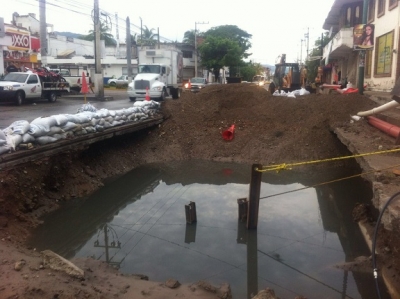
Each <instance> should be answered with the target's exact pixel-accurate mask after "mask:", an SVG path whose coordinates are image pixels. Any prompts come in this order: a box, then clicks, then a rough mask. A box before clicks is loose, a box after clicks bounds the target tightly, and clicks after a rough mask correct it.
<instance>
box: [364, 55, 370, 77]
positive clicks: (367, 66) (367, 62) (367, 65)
mask: <svg viewBox="0 0 400 299" xmlns="http://www.w3.org/2000/svg"><path fill="white" fill-rule="evenodd" d="M364 71H365V77H366V78H371V74H372V51H365V69H364Z"/></svg>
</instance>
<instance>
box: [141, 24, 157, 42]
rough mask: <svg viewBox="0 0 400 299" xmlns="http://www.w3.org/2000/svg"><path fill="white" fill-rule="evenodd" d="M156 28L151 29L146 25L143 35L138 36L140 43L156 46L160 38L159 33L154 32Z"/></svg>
mask: <svg viewBox="0 0 400 299" xmlns="http://www.w3.org/2000/svg"><path fill="white" fill-rule="evenodd" d="M154 30H155V29H154V28H151V29H149V28H148V27H147V26H144V28H143V30H142V34H141V36H140V37H138V41H137V42H138V44H139V45H148V46H154V45H155V44H156V43H157V40H158V34H157V33H154V32H153V31H154Z"/></svg>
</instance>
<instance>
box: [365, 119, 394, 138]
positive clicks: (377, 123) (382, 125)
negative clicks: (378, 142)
mask: <svg viewBox="0 0 400 299" xmlns="http://www.w3.org/2000/svg"><path fill="white" fill-rule="evenodd" d="M367 119H368V123H369V124H371V125H372V126H374V127H375V128H378V129H379V130H381V131H383V132H385V133H386V134H388V135H390V136H392V137H394V138H398V137H399V134H400V128H399V127H397V126H395V125H392V124H389V123H387V122H385V121H383V120H381V119H379V118H376V117H373V116H368V117H367Z"/></svg>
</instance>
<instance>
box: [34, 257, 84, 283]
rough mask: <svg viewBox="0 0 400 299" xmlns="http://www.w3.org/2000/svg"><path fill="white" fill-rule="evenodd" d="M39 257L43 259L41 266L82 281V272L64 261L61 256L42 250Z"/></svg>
mask: <svg viewBox="0 0 400 299" xmlns="http://www.w3.org/2000/svg"><path fill="white" fill-rule="evenodd" d="M41 256H42V259H43V265H44V266H48V267H49V268H50V269H53V270H57V271H63V272H65V273H67V274H68V275H69V276H72V277H75V278H79V279H83V278H84V274H85V273H84V271H83V270H82V269H80V268H78V267H77V266H75V265H74V264H73V263H71V262H70V261H68V260H66V259H65V258H63V257H62V256H59V255H58V254H56V253H54V252H53V251H51V250H44V251H42V252H41Z"/></svg>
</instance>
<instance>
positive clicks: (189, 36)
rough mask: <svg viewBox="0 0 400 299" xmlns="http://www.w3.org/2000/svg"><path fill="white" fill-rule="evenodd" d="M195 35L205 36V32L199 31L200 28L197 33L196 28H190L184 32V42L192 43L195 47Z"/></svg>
mask: <svg viewBox="0 0 400 299" xmlns="http://www.w3.org/2000/svg"><path fill="white" fill-rule="evenodd" d="M195 36H196V37H197V38H199V37H203V36H204V34H203V33H201V32H199V30H197V32H196V34H195V30H194V29H192V30H188V31H186V32H185V33H184V34H183V40H182V42H183V43H184V44H189V45H192V46H193V47H194V46H195V45H194V38H195Z"/></svg>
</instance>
